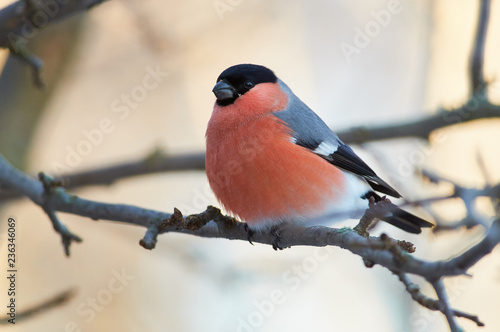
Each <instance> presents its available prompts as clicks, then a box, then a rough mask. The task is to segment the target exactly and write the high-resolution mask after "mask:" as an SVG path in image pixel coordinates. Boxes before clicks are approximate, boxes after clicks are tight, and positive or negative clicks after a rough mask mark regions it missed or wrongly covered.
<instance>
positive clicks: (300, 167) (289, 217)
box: [206, 64, 433, 233]
mask: <svg viewBox="0 0 500 332" xmlns="http://www.w3.org/2000/svg"><path fill="white" fill-rule="evenodd" d="M213 93H214V94H215V97H216V98H217V100H216V102H215V105H214V109H213V113H212V116H211V118H210V121H209V123H208V128H207V132H206V143H207V151H206V172H207V177H208V181H209V183H210V186H211V188H212V190H213V191H214V193H215V195H216V197H217V199H218V200H219V201H220V203H221V204H222V205H223V206H224V208H225V209H226V210H227V211H229V212H230V213H231V214H233V215H235V216H237V217H239V218H241V219H243V220H244V221H245V222H246V223H247V224H248V226H249V227H250V228H251V229H259V228H263V227H265V226H268V225H269V226H273V225H278V224H280V223H282V222H286V221H294V222H305V223H307V222H311V220H314V219H315V218H317V217H320V216H324V215H332V216H333V215H335V216H336V219H340V218H342V219H348V218H357V217H360V216H361V215H362V214H363V211H364V210H365V209H366V208H367V207H368V201H369V200H370V199H371V200H372V201H375V202H377V201H380V200H381V197H380V196H379V195H378V194H377V193H376V192H380V193H382V194H386V195H389V196H393V197H396V198H399V197H401V195H400V194H399V193H398V192H397V191H396V190H395V189H394V188H392V187H391V186H390V185H389V184H387V183H386V182H385V181H384V180H382V179H381V178H380V177H378V176H377V174H375V172H374V171H373V170H372V169H371V168H370V167H369V166H368V165H367V164H366V163H365V162H363V160H361V159H360V158H359V157H358V156H357V155H356V154H355V153H354V151H353V150H352V149H351V148H350V147H349V146H348V145H346V144H344V143H343V142H342V141H341V140H340V139H339V137H338V136H337V135H335V133H333V132H332V131H331V130H330V128H328V126H327V125H326V124H325V123H324V122H323V121H322V120H321V119H320V118H319V117H318V115H316V113H314V112H313V111H312V110H311V109H310V108H309V107H307V106H306V104H304V103H303V102H302V101H301V100H300V99H299V98H298V97H297V96H295V94H293V92H292V91H291V90H290V88H289V87H288V86H287V85H286V84H285V83H283V82H282V81H281V80H280V79H279V78H277V77H276V75H275V74H274V73H273V72H272V71H271V70H270V69H268V68H266V67H263V66H259V65H252V64H241V65H236V66H232V67H230V68H228V69H226V70H224V71H223V72H222V74H220V76H219V77H218V78H217V84H216V85H215V87H214V88H213ZM380 219H382V220H384V221H386V222H388V223H390V224H391V225H394V226H396V227H399V228H401V229H403V230H405V231H407V232H410V233H420V232H421V227H431V226H433V225H432V224H431V223H429V222H427V221H425V220H423V219H421V218H419V217H417V216H415V215H413V214H410V213H408V212H406V211H404V210H402V209H400V208H398V207H396V206H395V205H393V204H390V208H389V209H388V210H387V212H386V213H385V215H384V216H382V217H381V218H380Z"/></svg>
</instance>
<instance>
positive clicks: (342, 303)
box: [0, 0, 500, 332]
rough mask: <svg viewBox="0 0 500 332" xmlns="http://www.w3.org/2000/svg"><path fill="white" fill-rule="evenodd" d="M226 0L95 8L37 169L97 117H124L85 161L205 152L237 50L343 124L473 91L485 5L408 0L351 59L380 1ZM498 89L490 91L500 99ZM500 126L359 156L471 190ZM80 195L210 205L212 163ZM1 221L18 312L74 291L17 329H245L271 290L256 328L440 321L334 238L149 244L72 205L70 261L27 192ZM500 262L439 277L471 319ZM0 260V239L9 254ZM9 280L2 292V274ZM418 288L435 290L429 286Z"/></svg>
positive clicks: (447, 250)
mask: <svg viewBox="0 0 500 332" xmlns="http://www.w3.org/2000/svg"><path fill="white" fill-rule="evenodd" d="M222 1H223V2H224V3H232V4H234V5H231V6H232V11H229V12H226V13H225V14H224V15H223V17H222V18H221V17H220V16H219V15H218V13H217V11H216V10H215V9H214V1H212V0H203V1H202V0H192V1H152V0H148V1H141V2H139V1H132V0H128V1H110V2H107V3H104V4H103V5H101V6H99V7H97V8H94V9H93V10H91V11H90V12H89V16H90V18H89V20H88V24H87V30H86V32H85V37H84V38H83V41H82V43H83V44H82V46H81V51H80V53H79V55H78V56H77V59H76V61H75V66H74V67H72V68H71V69H70V70H69V71H68V72H67V73H66V75H65V79H64V81H65V82H64V84H62V88H61V89H60V91H59V92H58V93H57V96H56V98H54V99H53V100H52V102H51V104H50V106H49V109H48V111H47V112H46V113H45V114H44V116H43V118H42V121H41V123H40V125H39V127H38V129H37V133H36V137H35V140H34V142H33V146H32V150H31V154H30V170H31V171H32V172H33V174H35V173H36V172H38V171H40V170H45V171H47V172H52V171H53V165H54V163H56V162H59V163H63V162H64V161H65V158H66V155H67V150H66V149H67V147H70V148H73V149H75V148H76V147H77V146H78V144H79V143H80V142H81V141H82V140H84V139H85V136H84V134H83V133H82V131H83V130H87V131H88V130H92V129H95V128H97V127H98V126H99V122H100V121H101V120H102V119H103V118H110V119H112V121H113V125H114V126H115V127H114V128H115V129H114V130H113V132H111V133H109V134H106V135H105V136H104V138H103V141H102V143H100V144H99V145H98V146H95V147H94V148H93V149H92V151H91V153H90V154H89V155H87V156H85V157H84V158H82V161H81V163H80V164H79V165H78V166H77V167H76V168H75V169H78V170H80V169H86V168H91V167H97V166H102V165H108V164H112V163H117V162H121V161H124V160H133V159H136V158H140V157H142V156H144V155H146V154H147V153H148V152H150V151H151V150H152V149H154V148H157V147H160V148H163V149H165V150H166V151H168V152H171V153H177V152H186V151H201V150H203V149H204V131H205V126H206V123H207V121H208V119H209V116H210V113H211V108H212V104H213V101H214V98H213V95H212V93H211V89H212V86H213V84H214V83H215V79H216V77H217V76H218V74H219V73H220V72H221V71H222V70H223V69H225V68H226V67H228V66H230V65H233V64H237V63H242V62H252V63H259V64H264V65H266V66H269V67H270V68H272V69H273V70H274V71H275V72H276V73H277V74H278V75H279V76H280V78H282V79H283V80H284V81H285V82H287V83H288V85H289V86H290V87H291V88H292V89H293V90H294V91H295V92H296V94H297V95H299V96H300V97H301V98H302V99H303V100H304V101H305V102H306V103H307V104H308V105H310V106H311V107H312V108H313V109H315V110H316V111H317V113H318V114H320V116H321V117H323V118H324V119H325V121H326V122H327V123H328V124H330V125H331V126H332V127H333V128H345V127H347V126H351V125H356V124H367V123H368V124H369V123H371V124H374V123H386V122H390V121H394V120H405V119H412V118H416V117H418V116H423V115H425V114H427V113H431V112H432V111H433V110H434V109H436V108H437V107H438V106H456V105H460V103H461V102H463V101H464V100H466V96H467V93H468V90H467V89H468V86H467V81H466V80H467V72H466V69H467V60H468V56H469V50H470V46H471V43H472V38H473V31H474V30H475V25H476V18H477V1H458V2H457V1H451V0H447V1H444V0H441V1H402V2H401V11H400V13H398V14H397V15H392V16H391V21H390V23H389V24H388V25H387V26H386V27H383V28H382V29H381V31H380V33H379V34H378V35H376V36H375V37H373V38H372V39H371V41H370V44H369V45H368V46H367V47H366V48H363V49H361V51H360V53H359V54H356V55H354V56H353V57H352V61H351V62H347V61H346V59H345V57H344V56H343V55H342V52H341V51H340V48H339V45H340V43H342V42H348V43H352V42H353V38H354V35H355V33H356V29H357V28H360V29H364V28H365V26H366V24H368V23H369V22H371V21H373V16H372V15H371V12H372V11H379V10H382V9H385V8H387V7H388V4H389V1H385V0H384V1H382V0H377V1H370V2H367V1H347V0H346V1H340V0H339V1H333V0H331V1H315V2H314V3H313V2H309V1H284V0H281V1H279V0H275V1H263V0H254V1H250V0H242V1H232V2H231V1H227V0H222ZM493 5H494V6H493V9H492V14H491V21H492V22H491V25H490V32H489V37H488V45H487V58H486V71H487V72H486V73H487V77H488V78H490V79H494V78H497V77H498V75H499V72H500V61H498V59H500V47H499V45H498V43H496V41H497V40H498V38H499V37H498V36H500V19H499V18H498V17H499V16H500V4H499V3H498V2H494V4H493ZM134 12H136V13H139V14H138V15H140V16H141V17H142V20H140V19H138V18H137V17H136V16H134V14H133V13H134ZM151 33H154V36H155V37H154V38H153V39H151V38H148V35H150V34H151ZM148 66H149V67H151V68H155V67H156V66H158V67H159V68H160V69H161V70H162V71H164V72H168V74H169V75H168V77H166V78H165V79H164V80H163V81H162V82H161V84H160V85H159V86H158V87H157V88H155V89H154V90H152V91H150V92H148V95H147V97H146V98H145V99H144V100H143V101H142V102H140V103H139V105H138V106H137V107H136V108H135V109H132V110H131V111H130V114H129V115H128V117H127V118H125V119H123V120H121V119H119V118H118V117H117V114H116V113H113V111H112V105H113V101H114V100H115V99H116V98H120V96H121V95H122V94H124V93H125V94H127V93H130V92H131V91H132V90H133V89H134V87H135V86H137V85H142V81H143V78H144V77H145V75H147V70H146V68H147V67H148ZM498 90H499V89H495V87H493V88H492V90H491V95H492V96H493V97H494V100H496V101H497V102H499V101H500V92H499V91H498ZM499 124H500V123H499V122H498V121H496V120H488V121H482V122H480V123H474V124H470V125H466V126H462V127H459V128H449V129H447V130H445V131H443V133H442V135H441V136H439V139H435V140H434V141H433V142H431V145H430V146H429V145H426V144H424V143H423V142H419V141H416V140H410V139H406V140H403V141H397V142H380V143H372V144H367V145H366V148H367V149H366V150H361V149H357V151H359V153H360V154H361V155H362V156H363V158H365V159H366V160H367V161H369V162H370V163H371V164H373V167H374V168H375V169H376V170H379V172H380V173H381V174H382V175H383V176H384V177H385V178H387V179H389V180H390V182H391V183H393V184H395V186H396V187H397V188H398V189H399V190H400V191H401V192H402V193H404V194H405V195H406V196H407V197H408V198H409V199H417V198H420V197H428V196H432V195H436V194H438V193H439V192H443V191H446V188H435V187H434V186H432V185H429V184H426V183H423V182H422V181H420V180H419V179H418V178H415V177H414V176H413V175H411V174H410V173H409V172H408V168H407V167H406V166H408V165H410V167H417V168H419V167H423V166H425V167H429V168H432V169H435V170H438V171H439V172H442V173H443V174H446V175H447V176H449V177H450V178H453V179H456V180H457V181H460V183H462V184H464V185H470V186H481V185H482V184H483V179H482V177H481V175H480V173H479V172H478V167H477V164H476V162H475V154H476V152H477V151H478V150H479V151H481V153H482V154H483V156H484V157H485V159H486V164H487V167H488V170H489V172H490V173H491V176H492V178H493V179H494V180H496V181H498V180H500V171H499V168H498V165H499V164H500V153H499V149H498V144H497V143H495V142H497V141H498V139H499V138H500V134H499V130H498V128H499ZM377 160H378V162H377ZM383 168H386V169H388V171H387V172H386V173H385V174H384V172H383V171H382V170H381V169H383ZM76 193H77V194H78V195H81V196H82V197H86V198H90V199H93V200H99V201H105V202H116V203H129V204H134V205H138V206H143V207H148V208H153V209H158V210H164V211H172V210H173V207H178V208H180V209H181V210H182V211H183V212H185V213H191V212H199V211H201V210H202V209H204V208H205V206H206V205H207V204H216V201H215V199H214V198H213V196H212V194H211V192H210V190H209V189H208V185H207V180H206V177H205V175H204V173H202V172H186V173H181V172H179V173H168V174H161V175H151V176H144V177H138V178H133V179H127V180H123V181H120V182H118V183H116V184H114V185H112V186H110V187H95V188H88V189H84V190H78V191H77V192H76ZM415 212H416V213H419V214H421V215H423V216H427V215H426V214H425V212H424V211H415ZM436 212H437V213H439V214H440V215H442V216H443V217H444V218H446V219H450V220H452V219H453V218H460V217H461V214H462V213H463V209H462V207H461V206H460V204H452V203H450V204H442V205H440V206H439V209H437V208H436ZM8 216H14V217H15V218H16V220H17V221H18V225H19V226H18V236H19V248H18V249H19V270H20V272H19V280H18V282H19V283H18V287H19V298H18V301H19V308H23V307H27V306H30V305H32V304H35V303H38V302H39V301H43V300H44V299H46V298H48V297H50V296H51V295H53V294H55V293H57V292H59V291H62V290H64V289H67V288H71V287H75V288H77V290H78V296H77V297H76V298H75V299H73V301H71V302H70V303H69V304H67V305H65V306H63V307H61V308H58V309H57V310H52V311H50V312H47V313H45V314H43V315H41V316H37V317H35V318H33V319H30V320H27V321H25V322H23V323H22V324H21V323H20V324H18V325H16V326H15V327H11V326H7V327H2V328H3V329H5V330H6V331H66V330H69V329H68V328H69V327H70V326H71V324H72V323H74V324H76V326H77V327H78V330H79V331H238V324H240V322H241V321H246V320H247V319H248V318H249V316H250V317H252V315H255V312H258V309H257V306H256V304H255V303H263V302H266V301H268V300H269V299H270V298H271V294H272V293H273V291H274V292H276V290H277V291H278V292H280V293H282V294H283V297H282V298H281V300H282V301H280V303H278V304H276V305H275V307H274V309H273V312H272V313H271V314H269V315H266V316H265V317H264V319H263V320H262V322H261V324H258V326H256V327H253V328H252V329H253V330H254V331H305V330H308V331H397V332H409V331H445V330H446V323H445V321H444V318H443V316H442V315H440V314H437V313H430V312H429V311H427V310H424V309H422V308H420V307H419V306H418V305H416V304H415V303H414V302H412V301H411V300H410V298H409V296H408V294H406V293H405V292H404V290H403V287H402V285H401V284H400V283H399V282H398V280H397V278H396V277H395V276H393V275H391V274H390V273H389V272H388V271H386V270H385V269H382V268H379V267H375V268H373V269H366V268H365V267H364V266H363V264H362V262H361V260H360V259H359V257H356V256H353V255H351V254H349V253H347V252H345V251H343V250H341V249H335V250H333V251H331V252H329V253H328V254H327V255H326V256H324V255H321V256H318V255H319V254H325V252H319V253H318V252H316V251H315V250H316V249H312V248H292V249H289V250H285V251H282V252H274V251H273V250H272V249H271V248H270V247H269V246H261V245H255V246H250V245H249V244H248V243H245V242H240V241H227V240H213V239H210V240H209V239H201V238H196V237H191V236H185V235H177V234H165V235H162V236H161V237H160V238H159V242H158V245H157V248H156V249H154V250H153V251H146V250H144V249H143V248H142V247H140V246H139V245H138V241H139V239H140V238H141V237H142V236H143V234H144V231H145V230H144V229H142V228H138V227H133V226H124V225H120V224H117V223H110V222H105V221H100V222H94V221H91V220H88V219H86V218H80V217H76V216H72V215H66V214H62V213H61V214H60V217H61V218H62V219H63V220H64V221H65V222H66V223H67V225H68V226H69V227H70V228H71V229H72V230H73V231H74V232H75V233H76V234H78V235H80V236H81V237H83V239H84V242H83V243H81V244H77V245H73V246H72V256H71V257H70V258H66V257H64V255H63V250H62V247H61V244H60V238H59V236H58V235H57V234H55V233H54V231H53V230H52V227H51V225H50V223H49V221H48V220H47V218H46V216H45V215H44V214H43V213H42V211H41V210H40V208H38V207H36V206H33V205H32V204H30V203H29V202H27V201H24V200H23V201H18V202H15V203H13V204H10V205H8V206H7V207H6V208H5V209H4V210H2V212H1V218H2V220H5V219H6V218H7V217H8ZM348 224H349V225H353V224H354V222H352V221H351V222H350V223H348ZM382 231H385V232H388V233H389V234H390V235H391V236H393V237H397V238H402V239H406V240H409V241H412V242H414V243H415V244H416V245H417V248H418V250H417V253H416V254H415V255H416V256H418V257H422V258H425V259H428V260H435V259H444V258H447V257H450V256H452V255H455V254H457V253H460V252H462V251H463V250H464V249H466V248H468V247H469V246H471V245H472V244H473V243H475V241H477V240H478V239H479V238H480V237H481V232H480V230H477V231H470V232H464V231H460V232H454V233H450V234H446V235H440V236H438V237H436V236H433V235H432V234H430V233H429V232H428V231H426V232H424V233H423V234H422V235H420V236H418V237H416V236H412V235H408V234H405V233H403V232H400V231H399V230H397V229H395V228H391V227H390V226H381V227H379V228H377V232H382ZM499 256H500V252H499V250H498V249H497V250H496V251H495V252H494V253H493V254H492V255H490V256H489V257H487V258H485V259H484V260H482V261H481V262H480V263H479V264H477V265H476V266H475V267H474V268H473V270H472V271H471V272H472V274H473V275H474V278H472V279H467V278H455V279H452V280H450V281H449V282H448V283H447V284H446V285H447V287H448V290H449V292H450V298H451V301H452V303H453V305H454V306H455V307H457V308H459V309H462V310H464V311H467V312H472V313H477V314H479V315H480V317H481V318H482V320H483V321H485V322H486V324H487V327H486V328H483V329H478V328H476V327H475V326H474V325H473V324H472V323H469V322H467V321H464V320H460V323H461V325H462V326H464V327H465V328H466V329H467V331H476V330H477V331H498V330H500V320H499V318H498V316H499V315H498V314H499V309H498V308H499V306H500V302H499V301H500V300H499V299H500V263H499V260H498V259H499ZM3 257H6V251H5V247H4V246H2V248H1V249H0V261H2V264H3V262H4V259H3ZM323 257H324V258H325V259H324V260H323ZM302 265H305V267H306V268H308V269H309V271H310V273H306V274H304V275H303V279H301V282H300V284H292V283H290V282H289V281H287V280H289V279H286V278H287V276H289V275H290V273H291V272H292V271H293V269H294V266H302ZM122 271H125V272H126V274H127V275H130V276H131V278H133V280H129V281H128V282H126V285H124V287H123V289H122V290H120V291H119V292H117V293H116V294H113V296H112V299H110V300H109V303H106V304H105V305H102V306H99V307H98V308H99V309H98V310H97V309H95V310H93V312H94V313H95V317H92V319H89V316H88V314H86V313H85V312H87V313H88V312H89V310H90V306H89V305H88V304H87V303H88V301H89V299H92V298H96V297H99V296H103V295H102V294H105V293H106V292H107V290H109V287H110V286H109V285H110V282H111V283H113V282H114V279H115V278H116V277H115V273H117V272H118V273H121V272H122ZM283 278H285V279H283ZM0 280H1V282H0V294H2V295H1V296H0V299H3V298H4V296H5V294H4V293H5V292H4V291H3V290H4V289H6V284H5V280H4V278H0ZM113 285H114V284H113ZM424 292H425V293H427V294H429V295H434V294H433V293H432V290H431V289H428V288H425V289H424ZM108 293H109V292H108ZM101 299H102V298H101ZM2 303H3V300H2ZM101 304H103V303H101ZM82 308H83V309H84V310H87V311H85V312H83V313H82V311H81V310H82ZM240 330H241V331H246V330H245V329H240ZM247 330H248V329H247Z"/></svg>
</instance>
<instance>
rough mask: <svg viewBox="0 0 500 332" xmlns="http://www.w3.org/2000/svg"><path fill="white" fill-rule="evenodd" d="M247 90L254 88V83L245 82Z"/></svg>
mask: <svg viewBox="0 0 500 332" xmlns="http://www.w3.org/2000/svg"><path fill="white" fill-rule="evenodd" d="M245 88H247V89H251V88H253V83H252V82H250V81H246V82H245Z"/></svg>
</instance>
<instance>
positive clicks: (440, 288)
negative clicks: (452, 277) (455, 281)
mask: <svg viewBox="0 0 500 332" xmlns="http://www.w3.org/2000/svg"><path fill="white" fill-rule="evenodd" d="M431 284H432V287H434V290H435V291H436V295H437V297H438V299H439V302H440V306H441V308H440V310H441V312H442V313H443V314H444V316H445V317H446V320H447V321H448V325H449V326H450V331H451V332H462V331H463V330H462V328H461V327H459V326H458V324H457V321H456V319H455V314H454V313H453V309H452V308H451V306H450V302H449V301H448V295H447V294H446V290H445V288H444V284H443V280H442V279H437V280H434V281H433V282H432V283H431Z"/></svg>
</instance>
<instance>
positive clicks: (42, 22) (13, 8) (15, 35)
mask: <svg viewBox="0 0 500 332" xmlns="http://www.w3.org/2000/svg"><path fill="white" fill-rule="evenodd" d="M104 1H106V0H70V1H67V3H66V4H62V3H60V2H59V1H50V0H39V1H36V2H35V1H24V0H19V1H16V2H14V3H12V4H10V5H8V6H7V7H4V8H3V9H1V10H0V47H1V48H12V47H16V45H18V42H21V43H22V44H24V45H26V43H27V42H28V41H29V40H30V39H31V38H34V37H35V36H36V34H37V33H38V30H39V29H42V28H44V27H46V26H47V25H49V24H52V23H53V22H56V21H58V20H61V19H64V18H67V17H69V16H71V15H74V14H77V13H80V12H83V11H86V10H88V9H90V8H91V7H94V6H96V5H98V4H100V3H102V2H104ZM15 51H17V50H15Z"/></svg>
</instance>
